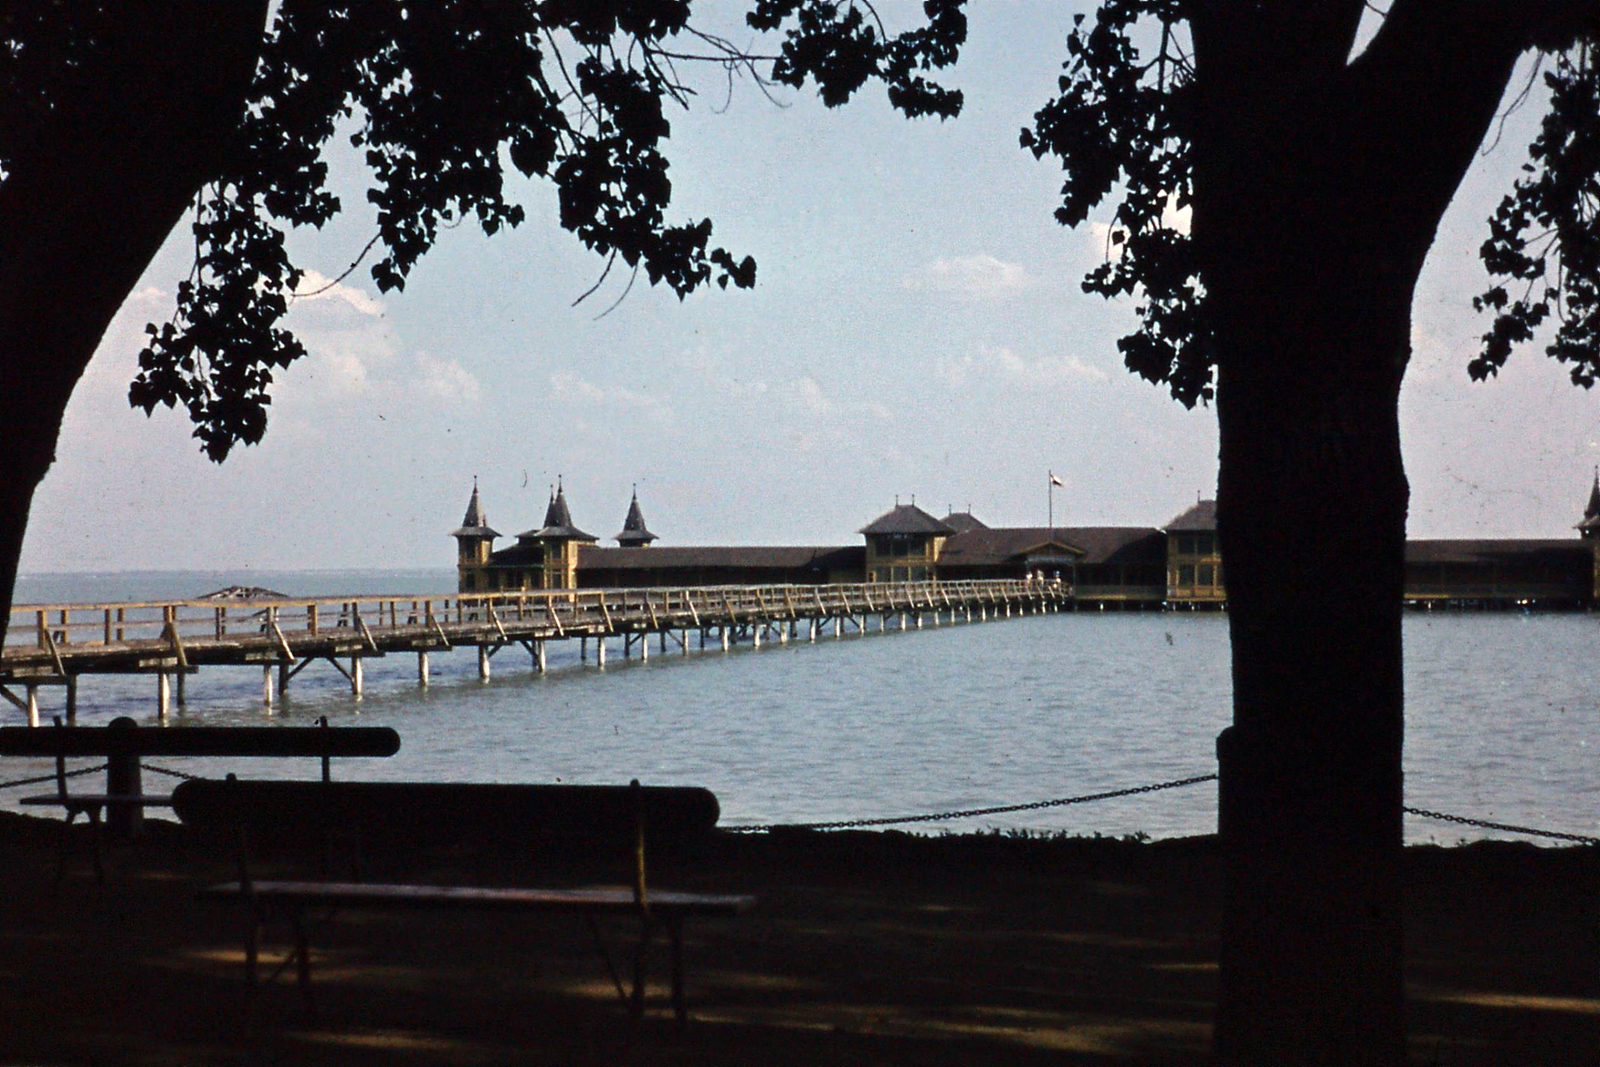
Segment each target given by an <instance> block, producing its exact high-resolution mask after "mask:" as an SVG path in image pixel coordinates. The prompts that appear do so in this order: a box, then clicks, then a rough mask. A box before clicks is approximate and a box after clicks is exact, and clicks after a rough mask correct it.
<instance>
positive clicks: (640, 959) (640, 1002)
mask: <svg viewBox="0 0 1600 1067" xmlns="http://www.w3.org/2000/svg"><path fill="white" fill-rule="evenodd" d="M655 932H656V924H655V920H654V919H645V920H644V927H643V929H642V930H640V931H639V945H638V947H637V948H636V949H635V950H634V953H633V998H632V1001H631V1002H630V1004H629V1005H628V1014H630V1015H632V1016H633V1017H634V1018H635V1019H638V1018H642V1017H643V1016H644V954H645V952H646V950H648V949H649V947H650V938H651V936H652V935H653V934H654V933H655Z"/></svg>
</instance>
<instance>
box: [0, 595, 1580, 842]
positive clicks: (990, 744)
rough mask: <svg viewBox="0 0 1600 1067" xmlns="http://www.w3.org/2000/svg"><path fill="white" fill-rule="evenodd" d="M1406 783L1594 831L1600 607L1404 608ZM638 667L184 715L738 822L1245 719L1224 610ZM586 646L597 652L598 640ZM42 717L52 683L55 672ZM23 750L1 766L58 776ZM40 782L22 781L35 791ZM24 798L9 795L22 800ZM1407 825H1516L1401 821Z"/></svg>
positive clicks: (406, 661)
mask: <svg viewBox="0 0 1600 1067" xmlns="http://www.w3.org/2000/svg"><path fill="white" fill-rule="evenodd" d="M452 578H453V575H452V574H451V573H450V572H448V571H437V572H434V571H428V572H398V571H395V572H381V571H363V572H331V573H330V572H323V573H316V572H278V573H254V574H249V575H246V576H243V577H241V576H240V575H238V574H229V575H218V574H205V573H193V572H191V573H185V574H177V573H146V574H132V575H106V576H95V575H40V576H32V577H25V578H23V579H22V580H20V581H19V588H18V590H17V600H18V602H24V601H36V602H39V601H53V600H75V601H88V600H96V599H102V598H106V599H109V598H117V599H125V598H160V597H182V596H193V595H195V594H198V593H202V592H205V591H207V590H209V589H212V588H216V587H218V586H221V585H227V584H232V583H239V584H253V585H263V586H267V587H269V588H274V589H278V590H280V591H282V592H285V593H289V594H291V595H313V594H316V595H322V594H325V593H330V592H331V593H340V592H343V593H351V594H357V593H361V594H370V593H379V592H382V593H397V592H407V593H411V592H424V591H438V590H442V589H449V588H451V587H452V584H453V583H452ZM1405 641H1406V660H1407V662H1406V679H1407V691H1408V712H1407V715H1408V718H1407V732H1406V781H1407V803H1408V804H1410V805H1412V806H1415V807H1422V808H1430V809H1434V810H1442V811H1447V812H1452V813H1458V814H1463V815H1471V816H1475V817H1478V818H1485V819H1491V820H1495V821H1499V822H1509V823H1516V824H1522V825H1532V826H1540V827H1545V828H1549V829H1555V830H1561V831H1565V832H1569V833H1580V834H1589V835H1595V834H1600V810H1597V809H1600V772H1597V768H1596V767H1595V760H1594V755H1595V753H1596V751H1597V749H1600V695H1597V693H1596V690H1595V687H1594V684H1593V680H1592V672H1593V668H1592V663H1593V661H1594V654H1595V650H1596V647H1597V645H1600V619H1597V618H1595V617H1591V616H1588V615H1582V614H1570V615H1568V614H1562V615H1520V614H1495V615H1488V614H1443V613H1441V614H1430V615H1411V616H1408V617H1407V620H1406V632H1405ZM697 646H698V642H697V640H696V639H695V638H694V637H693V636H692V635H691V638H690V648H691V653H690V654H689V655H687V656H685V655H683V654H681V653H680V652H678V651H676V650H673V651H670V652H668V653H667V654H662V653H660V652H659V650H658V647H657V646H655V645H652V650H651V657H650V660H649V662H648V663H640V662H639V661H638V660H637V659H634V660H633V661H631V662H630V661H625V660H623V658H622V656H621V649H620V646H619V645H617V644H615V643H614V644H613V646H612V648H611V650H610V651H611V654H610V656H609V657H608V661H607V668H606V670H605V671H603V672H601V671H598V670H596V669H595V668H594V666H593V664H592V662H591V663H590V664H588V665H583V664H580V663H579V662H578V656H577V643H576V642H565V643H562V642H551V644H550V646H549V649H550V656H549V664H550V668H551V669H550V672H549V673H548V674H546V675H545V676H543V677H540V676H539V675H537V674H535V673H534V672H533V671H532V670H531V664H530V662H529V657H528V655H527V654H526V652H524V651H523V650H522V649H521V648H520V647H514V648H507V649H504V650H503V651H501V652H500V653H499V654H498V655H497V656H496V657H495V658H494V660H493V665H494V671H493V679H492V680H491V681H490V682H489V683H487V684H485V683H482V682H480V681H479V680H478V677H477V657H476V655H475V653H474V652H473V651H472V650H470V649H466V650H460V651H457V652H454V653H452V654H442V653H435V654H434V655H433V656H432V660H431V673H432V680H433V685H432V686H431V687H430V688H428V689H426V690H419V689H418V688H417V686H416V663H415V660H414V659H413V658H412V657H411V656H409V655H393V656H390V657H388V658H386V659H373V660H368V661H367V675H366V694H365V696H364V697H363V698H362V699H360V700H357V699H355V698H353V697H352V696H351V695H350V693H349V688H348V684H347V683H346V682H345V680H344V678H343V677H341V676H340V675H339V674H338V673H337V672H335V671H334V670H333V669H332V668H331V667H329V666H327V665H326V664H322V663H317V664H313V665H311V666H310V667H308V668H306V670H305V671H304V672H303V673H301V674H300V675H299V676H298V677H296V678H295V679H294V681H293V683H292V684H291V686H290V688H289V690H288V692H287V694H284V696H283V698H282V699H281V701H280V703H279V705H278V706H277V707H276V708H274V709H273V710H272V711H270V712H269V711H268V710H266V709H264V708H263V707H262V706H261V703H260V698H261V672H260V670H259V669H258V668H254V667H240V668H226V667H224V668H206V669H204V670H202V671H201V672H200V673H199V674H197V675H193V676H191V677H190V678H189V681H188V707H187V708H186V709H184V712H183V714H181V715H177V716H174V718H173V722H174V723H189V724H195V725H201V724H203V725H221V724H242V723H263V722H288V723H301V724H304V723H309V722H312V721H314V720H315V719H316V717H317V716H319V715H326V716H328V718H329V720H330V721H331V722H333V723H334V724H335V725H354V724H357V723H360V724H363V725H381V726H392V727H394V728H395V729H396V730H398V731H399V733H400V736H401V739H402V743H401V750H400V753H399V755H397V756H395V757H394V758H392V759H387V760H373V761H354V760H351V761H345V763H344V766H343V767H342V768H337V769H336V770H335V775H336V776H340V775H341V774H342V776H343V777H345V778H356V777H361V778H374V779H388V780H423V779H428V780H456V781H499V782H555V781H561V782H616V781H626V780H627V779H629V778H632V777H637V778H640V779H641V780H644V781H647V782H653V783H662V784H666V783H680V784H700V785H705V786H708V787H710V788H711V789H712V790H714V791H715V792H716V793H717V795H718V797H719V799H720V800H721V802H722V810H723V821H724V823H726V824H738V823H751V822H758V823H759V822H778V821H783V822H797V821H821V820H833V819H851V818H871V817H877V816H890V815H907V814H915V813H920V812H930V811H943V810H949V809H958V808H971V807H986V806H995V805H1003V804H1013V803H1021V802H1027V801H1034V800H1044V799H1049V798H1053V797H1061V796H1068V795H1073V794H1078V793H1090V792H1097V791H1102V790H1110V789H1118V788H1122V787H1126V786H1134V785H1142V784H1145V783H1149V782H1155V781H1162V780H1166V779H1172V778H1180V777H1188V776H1190V775H1196V774H1206V773H1209V772H1211V771H1213V770H1215V758H1214V740H1215V737H1216V735H1217V733H1218V731H1220V730H1221V729H1222V728H1223V727H1224V726H1226V725H1227V723H1228V718H1229V700H1230V685H1229V678H1228V625H1227V619H1226V617H1225V616H1221V615H1197V614H1126V615H1125V614H1104V615H1102V614H1084V615H1046V616H1036V617H1027V618H1015V619H1010V620H1004V621H996V622H990V623H987V624H977V625H966V624H961V625H957V626H949V625H946V626H942V627H940V628H938V629H932V628H925V629H923V630H920V631H917V630H910V631H907V632H905V633H901V632H899V631H898V630H890V631H889V632H887V633H884V634H881V635H880V634H879V633H877V632H876V631H875V630H873V631H871V632H869V633H868V634H866V635H865V636H858V635H855V634H847V635H846V636H845V637H844V638H843V639H841V640H835V639H834V638H832V637H831V636H829V637H826V638H821V639H819V640H818V641H817V643H816V644H815V645H810V644H807V643H806V642H804V641H803V640H802V641H800V642H799V643H794V644H788V645H777V644H768V645H764V646H763V647H762V648H761V649H760V650H759V651H757V650H753V649H750V648H749V647H748V646H746V647H744V648H738V649H735V650H734V651H733V652H730V653H727V654H724V653H722V652H721V651H720V649H718V648H717V647H716V646H715V645H713V646H712V647H711V648H709V649H708V650H707V651H706V652H703V653H702V652H700V651H699V650H698V647H697ZM591 658H592V651H591ZM41 693H42V694H43V699H44V701H45V712H46V714H50V713H53V712H56V711H59V707H58V704H59V701H60V699H61V695H60V691H59V690H56V689H44V690H41ZM79 708H80V716H79V721H80V722H82V723H85V724H95V723H103V722H105V721H107V720H109V719H111V718H112V717H114V716H117V715H132V716H133V717H135V718H136V719H139V720H140V721H141V722H142V723H148V724H150V725H155V715H154V713H155V680H154V679H153V678H150V677H138V678H123V677H115V676H111V677H86V678H85V679H84V680H83V681H82V682H81V683H80V687H79ZM175 765H177V766H179V769H182V770H185V771H189V772H192V773H221V772H223V771H225V770H235V771H238V772H239V773H240V774H243V775H250V776H255V777H306V776H311V775H314V774H315V773H316V766H315V763H314V762H313V761H309V760H307V761H303V765H302V761H292V760H260V761H242V760H236V761H207V760H185V761H175ZM50 769H51V768H50V764H48V763H47V762H42V761H38V762H36V761H28V760H15V759H13V760H5V761H3V765H0V778H4V779H10V778H13V777H21V776H22V775H24V774H29V773H46V772H48V771H49V770H50ZM30 791H31V790H23V791H22V792H30ZM17 794H18V791H17V790H10V791H8V792H6V793H0V798H4V799H3V800H0V803H5V804H7V805H14V804H15V797H16V796H17ZM1215 822H1216V790H1215V786H1214V784H1212V783H1205V784H1201V785H1197V786H1191V787H1188V788H1184V789H1178V790H1172V791H1167V792H1161V793H1155V794H1147V795H1143V796H1136V797H1129V798H1124V799H1117V800H1111V801H1102V802H1097V803H1094V804H1089V805H1081V806H1074V807H1067V808H1057V809H1045V810H1039V811H1028V812H1018V813H1014V814H1007V815H1000V816H989V817H983V818H973V819H966V820H960V821H954V822H948V823H938V824H934V825H933V826H931V827H927V829H935V830H936V829H937V828H939V827H948V828H950V829H958V830H974V829H983V828H988V827H999V828H1006V829H1029V830H1048V831H1055V830H1065V831H1069V832H1073V833H1084V834H1088V833H1102V834H1117V835H1120V834H1127V833H1134V832H1144V833H1148V834H1150V835H1152V836H1155V837H1168V836H1176V835H1183V834H1194V833H1207V832H1210V831H1211V830H1213V829H1214V827H1215ZM1406 829H1407V835H1408V837H1409V839H1410V840H1412V841H1429V840H1434V841H1439V842H1454V841H1456V840H1459V839H1462V838H1468V839H1472V838H1477V837H1482V836H1505V835H1498V834H1490V833H1487V832H1484V831H1479V830H1474V829H1470V828H1464V827H1456V826H1454V825H1450V824H1444V823H1439V822H1434V821H1429V820H1423V819H1418V818H1414V817H1412V818H1408V819H1407V823H1406Z"/></svg>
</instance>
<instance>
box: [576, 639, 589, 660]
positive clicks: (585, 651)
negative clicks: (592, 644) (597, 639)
mask: <svg viewBox="0 0 1600 1067" xmlns="http://www.w3.org/2000/svg"><path fill="white" fill-rule="evenodd" d="M578 662H579V663H588V662H589V639H588V638H587V637H580V638H578Z"/></svg>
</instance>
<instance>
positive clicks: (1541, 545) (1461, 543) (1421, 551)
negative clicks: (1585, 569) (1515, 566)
mask: <svg viewBox="0 0 1600 1067" xmlns="http://www.w3.org/2000/svg"><path fill="white" fill-rule="evenodd" d="M1593 554H1594V549H1593V546H1592V545H1591V543H1590V542H1588V541H1580V540H1573V539H1571V538H1562V539H1559V540H1557V539H1538V538H1520V537H1517V538H1512V537H1504V538H1494V539H1487V540H1479V539H1471V538H1448V539H1436V540H1423V541H1409V540H1408V541H1407V542H1406V562H1407V563H1416V564H1427V563H1470V564H1478V565H1482V564H1485V563H1513V562H1515V563H1529V562H1537V561H1539V560H1540V558H1541V557H1543V561H1544V562H1552V563H1553V562H1556V561H1558V560H1559V561H1565V560H1570V559H1582V560H1584V561H1585V562H1587V561H1589V560H1590V559H1591V558H1592V557H1593Z"/></svg>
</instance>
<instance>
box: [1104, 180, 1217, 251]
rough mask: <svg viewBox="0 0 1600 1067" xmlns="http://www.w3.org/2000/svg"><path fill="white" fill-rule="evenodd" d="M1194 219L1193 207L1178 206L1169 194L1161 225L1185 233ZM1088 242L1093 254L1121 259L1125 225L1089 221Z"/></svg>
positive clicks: (1125, 236)
mask: <svg viewBox="0 0 1600 1067" xmlns="http://www.w3.org/2000/svg"><path fill="white" fill-rule="evenodd" d="M1193 220H1194V209H1193V208H1187V207H1185V208H1180V207H1178V198H1177V197H1175V196H1169V197H1168V198H1167V206H1166V208H1165V209H1164V210H1163V211H1162V212H1161V225H1162V226H1163V227H1164V228H1165V229H1168V230H1176V231H1177V232H1178V233H1181V234H1184V235H1187V234H1188V233H1189V226H1190V224H1191V223H1192V222H1193ZM1086 232H1087V233H1088V237H1089V242H1090V244H1092V245H1093V246H1094V251H1095V254H1096V255H1098V256H1102V257H1104V258H1106V259H1121V258H1122V251H1123V248H1124V247H1125V245H1124V242H1126V241H1127V239H1128V231H1127V229H1126V228H1125V227H1122V226H1116V225H1113V224H1112V223H1109V222H1091V223H1089V229H1088V230H1087V231H1086Z"/></svg>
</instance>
